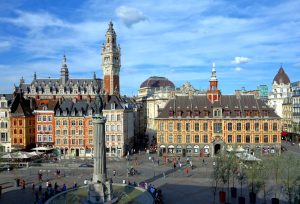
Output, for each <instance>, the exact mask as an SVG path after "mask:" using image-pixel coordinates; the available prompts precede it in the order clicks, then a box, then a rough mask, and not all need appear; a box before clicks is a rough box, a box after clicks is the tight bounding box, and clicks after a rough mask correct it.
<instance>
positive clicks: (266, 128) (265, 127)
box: [264, 123, 269, 132]
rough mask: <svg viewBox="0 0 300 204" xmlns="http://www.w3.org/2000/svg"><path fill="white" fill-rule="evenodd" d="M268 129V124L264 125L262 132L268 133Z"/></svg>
mask: <svg viewBox="0 0 300 204" xmlns="http://www.w3.org/2000/svg"><path fill="white" fill-rule="evenodd" d="M268 129H269V127H268V123H264V131H265V132H266V131H268Z"/></svg>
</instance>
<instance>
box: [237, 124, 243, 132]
mask: <svg viewBox="0 0 300 204" xmlns="http://www.w3.org/2000/svg"><path fill="white" fill-rule="evenodd" d="M236 130H237V131H241V130H242V124H241V123H237V124H236Z"/></svg>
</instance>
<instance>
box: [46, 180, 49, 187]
mask: <svg viewBox="0 0 300 204" xmlns="http://www.w3.org/2000/svg"><path fill="white" fill-rule="evenodd" d="M48 185H49V180H47V181H46V188H48Z"/></svg>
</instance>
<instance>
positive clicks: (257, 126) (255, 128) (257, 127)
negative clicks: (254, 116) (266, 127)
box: [254, 123, 259, 131]
mask: <svg viewBox="0 0 300 204" xmlns="http://www.w3.org/2000/svg"><path fill="white" fill-rule="evenodd" d="M254 130H255V131H259V123H254Z"/></svg>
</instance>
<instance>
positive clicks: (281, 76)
mask: <svg viewBox="0 0 300 204" xmlns="http://www.w3.org/2000/svg"><path fill="white" fill-rule="evenodd" d="M275 81H276V83H277V84H280V83H283V84H289V83H290V79H289V77H288V76H287V74H286V73H285V71H284V69H283V68H282V67H280V69H279V71H278V73H277V74H276V76H275V77H274V79H273V84H274V82H275Z"/></svg>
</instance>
